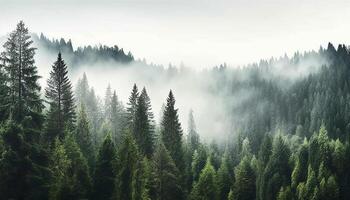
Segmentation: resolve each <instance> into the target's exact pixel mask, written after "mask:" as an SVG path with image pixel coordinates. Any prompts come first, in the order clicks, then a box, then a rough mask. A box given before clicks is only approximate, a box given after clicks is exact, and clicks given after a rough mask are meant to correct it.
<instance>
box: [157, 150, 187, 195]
mask: <svg viewBox="0 0 350 200" xmlns="http://www.w3.org/2000/svg"><path fill="white" fill-rule="evenodd" d="M179 173H180V172H179V171H178V169H177V168H176V166H175V163H174V161H173V160H172V158H171V156H170V154H169V152H168V151H167V149H166V148H165V146H164V144H162V143H160V144H158V145H157V148H156V150H155V152H154V156H153V160H152V164H151V177H152V179H151V180H150V185H151V190H150V197H151V199H162V200H179V199H183V197H184V195H183V191H182V188H181V185H180V180H179Z"/></svg>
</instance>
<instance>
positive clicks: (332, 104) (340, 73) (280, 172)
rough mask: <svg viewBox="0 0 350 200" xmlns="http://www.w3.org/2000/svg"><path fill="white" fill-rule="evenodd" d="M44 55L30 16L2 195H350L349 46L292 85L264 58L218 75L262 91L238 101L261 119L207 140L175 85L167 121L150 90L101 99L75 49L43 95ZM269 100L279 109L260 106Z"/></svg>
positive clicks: (6, 141) (1, 103)
mask: <svg viewBox="0 0 350 200" xmlns="http://www.w3.org/2000/svg"><path fill="white" fill-rule="evenodd" d="M35 50H36V49H35V48H33V45H32V40H31V37H30V35H29V33H28V29H27V28H26V27H25V25H24V23H23V22H20V23H19V24H17V27H16V29H15V30H14V31H13V32H11V34H10V35H9V37H8V40H7V41H6V43H5V45H4V52H2V53H1V68H0V82H1V84H0V95H1V98H0V110H1V112H0V121H1V123H0V127H1V128H0V134H1V137H0V199H123V200H124V199H137V200H139V199H162V200H164V199H174V200H178V199H193V200H197V199H200V200H204V199H208V200H213V199H214V200H215V199H217V200H219V199H220V200H221V199H225V200H226V199H230V200H231V199H234V200H244V199H247V200H251V199H259V200H265V199H278V200H291V199H295V200H302V199H314V200H317V199H320V200H321V199H322V200H323V199H325V200H326V199H349V198H350V190H349V187H350V173H349V172H348V170H347V169H348V168H349V167H350V166H348V165H349V163H350V144H349V137H348V135H349V128H348V123H349V119H348V115H349V114H348V113H349V112H348V111H347V109H348V105H347V104H348V102H349V100H348V99H347V98H349V97H348V96H349V89H348V86H347V85H348V78H347V77H348V75H349V69H348V68H349V66H350V56H349V53H348V49H347V48H346V47H345V46H339V48H338V49H337V50H335V49H334V47H333V46H332V45H331V44H330V45H329V47H328V48H327V49H325V50H324V49H321V50H320V52H319V53H318V55H319V56H328V57H329V60H330V61H331V64H330V65H329V66H324V67H322V68H321V69H320V71H319V72H317V73H315V74H312V75H310V76H307V77H305V78H301V79H300V80H299V81H297V82H295V83H294V84H292V86H291V87H287V88H281V87H278V83H279V82H278V80H277V79H276V78H269V79H266V78H265V79H263V78H262V77H263V74H264V72H263V70H264V68H263V66H262V65H263V64H260V65H259V66H256V67H252V66H251V67H250V68H249V69H242V71H245V73H247V74H249V75H251V77H250V78H248V79H245V80H244V81H242V80H240V81H238V80H239V79H230V80H231V81H232V80H236V81H232V82H230V83H227V82H225V81H227V80H226V79H225V77H224V75H225V74H227V73H229V74H230V73H231V72H230V71H228V69H226V68H225V67H221V68H217V69H214V70H213V71H212V72H210V73H212V75H213V76H217V77H220V80H221V81H220V82H217V85H215V86H213V88H214V89H215V87H218V88H221V89H222V90H228V88H230V92H231V93H234V92H236V91H237V90H239V89H240V87H251V88H256V90H258V91H259V92H258V93H255V95H256V96H253V97H252V98H250V99H249V101H244V102H242V103H241V104H239V105H240V107H239V108H236V107H230V106H229V108H230V109H232V110H230V111H232V112H233V111H235V112H237V114H242V116H243V115H249V120H244V121H239V122H241V123H240V124H241V126H239V127H238V128H237V131H236V132H238V134H236V135H235V136H232V137H230V139H229V140H227V141H225V142H223V143H219V144H218V143H216V142H214V141H213V142H211V143H205V142H203V141H202V140H201V138H200V137H199V133H198V131H197V129H196V125H195V118H194V114H193V111H190V112H189V117H188V128H187V130H183V127H182V126H181V123H180V121H179V117H178V110H177V108H176V104H175V102H176V101H175V96H174V94H173V92H172V91H171V90H170V92H169V95H168V97H167V98H166V102H165V104H164V109H163V110H162V116H161V120H160V122H159V123H158V124H157V123H156V121H155V119H154V115H153V110H152V108H151V98H150V97H149V96H148V94H147V90H146V88H142V89H141V88H139V87H138V86H137V85H134V86H133V88H130V89H131V94H130V96H129V99H128V102H127V103H126V105H123V103H122V102H121V101H120V100H119V99H118V95H117V91H114V90H113V89H112V86H106V92H105V96H104V98H103V99H100V98H99V97H97V96H96V94H95V92H94V89H93V87H91V86H90V85H89V83H88V78H87V76H86V75H85V74H84V75H83V77H82V78H81V79H80V80H79V81H78V83H77V85H76V87H75V90H73V86H72V83H71V82H70V80H69V77H68V67H67V65H66V63H65V61H64V53H62V54H61V53H58V56H57V60H56V61H55V62H53V64H52V68H51V73H50V76H49V78H48V80H47V86H46V87H45V88H44V90H43V91H44V92H43V93H44V96H41V88H40V85H39V84H38V79H39V78H40V76H39V75H38V73H37V68H36V66H35V61H34V55H35ZM273 62H275V61H273ZM288 62H297V61H295V60H293V59H291V60H288ZM270 64H271V63H270ZM268 65H269V63H267V64H266V66H267V67H268ZM247 70H250V72H249V73H248V72H247ZM259 71H260V72H259ZM236 72H237V73H243V72H238V71H236ZM257 72H258V73H257ZM212 92H214V93H215V92H217V89H215V90H213V91H212ZM258 101H263V102H269V106H265V107H263V109H262V110H261V113H260V112H256V113H255V114H252V113H250V112H254V107H253V109H252V108H251V109H249V112H248V111H247V110H248V107H249V106H250V107H252V106H254V105H256V104H258ZM213 106H215V105H213ZM245 109H246V110H245ZM209 114H210V113H208V115H209ZM244 118H245V116H244ZM232 120H237V119H232ZM248 123H249V124H248ZM327 130H328V131H329V132H328V131H327Z"/></svg>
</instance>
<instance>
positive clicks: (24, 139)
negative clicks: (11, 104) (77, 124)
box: [0, 117, 50, 199]
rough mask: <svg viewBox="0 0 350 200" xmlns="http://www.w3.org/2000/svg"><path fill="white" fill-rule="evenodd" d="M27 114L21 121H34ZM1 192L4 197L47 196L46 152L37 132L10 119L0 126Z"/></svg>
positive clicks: (32, 197) (48, 176)
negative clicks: (2, 126) (0, 147)
mask: <svg viewBox="0 0 350 200" xmlns="http://www.w3.org/2000/svg"><path fill="white" fill-rule="evenodd" d="M30 119H31V118H30V117H26V118H25V119H24V120H23V121H25V122H26V124H28V123H34V122H33V121H31V120H30ZM1 131H2V132H1V137H2V141H3V145H4V147H3V148H4V149H3V153H2V155H1V162H0V194H1V197H2V198H4V199H25V198H26V199H46V198H48V190H49V188H48V185H49V183H48V181H49V179H50V172H49V169H48V168H47V166H48V162H49V161H48V155H47V152H46V151H44V149H43V148H42V147H41V145H40V144H39V143H38V142H37V141H38V139H39V136H40V132H38V131H36V130H35V129H32V128H25V127H23V126H22V125H20V124H17V123H16V122H15V121H13V120H9V121H6V122H5V124H4V128H3V129H1Z"/></svg>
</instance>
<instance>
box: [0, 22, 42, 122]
mask: <svg viewBox="0 0 350 200" xmlns="http://www.w3.org/2000/svg"><path fill="white" fill-rule="evenodd" d="M32 43H33V41H32V40H31V37H30V35H29V31H28V28H26V26H25V24H24V22H23V21H20V22H19V23H18V24H17V26H16V29H15V30H14V31H12V32H11V33H10V35H9V37H8V39H7V41H6V42H5V44H4V49H5V51H4V52H3V53H2V57H3V58H2V60H3V61H4V65H3V67H4V70H5V72H6V73H7V76H8V79H7V84H8V87H9V88H10V90H9V91H8V94H7V95H6V96H4V97H5V98H6V99H4V101H5V102H6V104H7V106H6V109H8V110H7V111H6V112H5V113H7V114H8V116H7V117H11V118H12V119H14V120H16V122H21V121H22V120H23V119H24V118H25V117H26V116H31V117H32V119H33V121H32V124H33V125H34V126H37V127H40V126H41V123H42V119H41V118H42V117H41V110H42V108H43V105H42V100H41V99H40V86H39V84H38V79H39V78H40V76H39V75H38V74H37V67H36V66H35V61H34V55H35V50H36V49H35V48H34V47H32Z"/></svg>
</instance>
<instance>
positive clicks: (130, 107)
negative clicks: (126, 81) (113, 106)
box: [126, 84, 139, 130]
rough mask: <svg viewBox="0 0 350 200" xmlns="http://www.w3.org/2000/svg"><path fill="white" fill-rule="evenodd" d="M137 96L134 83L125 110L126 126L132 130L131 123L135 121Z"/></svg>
mask: <svg viewBox="0 0 350 200" xmlns="http://www.w3.org/2000/svg"><path fill="white" fill-rule="evenodd" d="M138 98H139V91H138V89H137V86H136V84H134V86H133V88H132V91H131V94H130V96H129V102H128V103H127V108H126V112H127V114H128V117H127V118H128V128H129V129H130V130H133V125H134V121H135V113H136V109H137V99H138Z"/></svg>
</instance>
